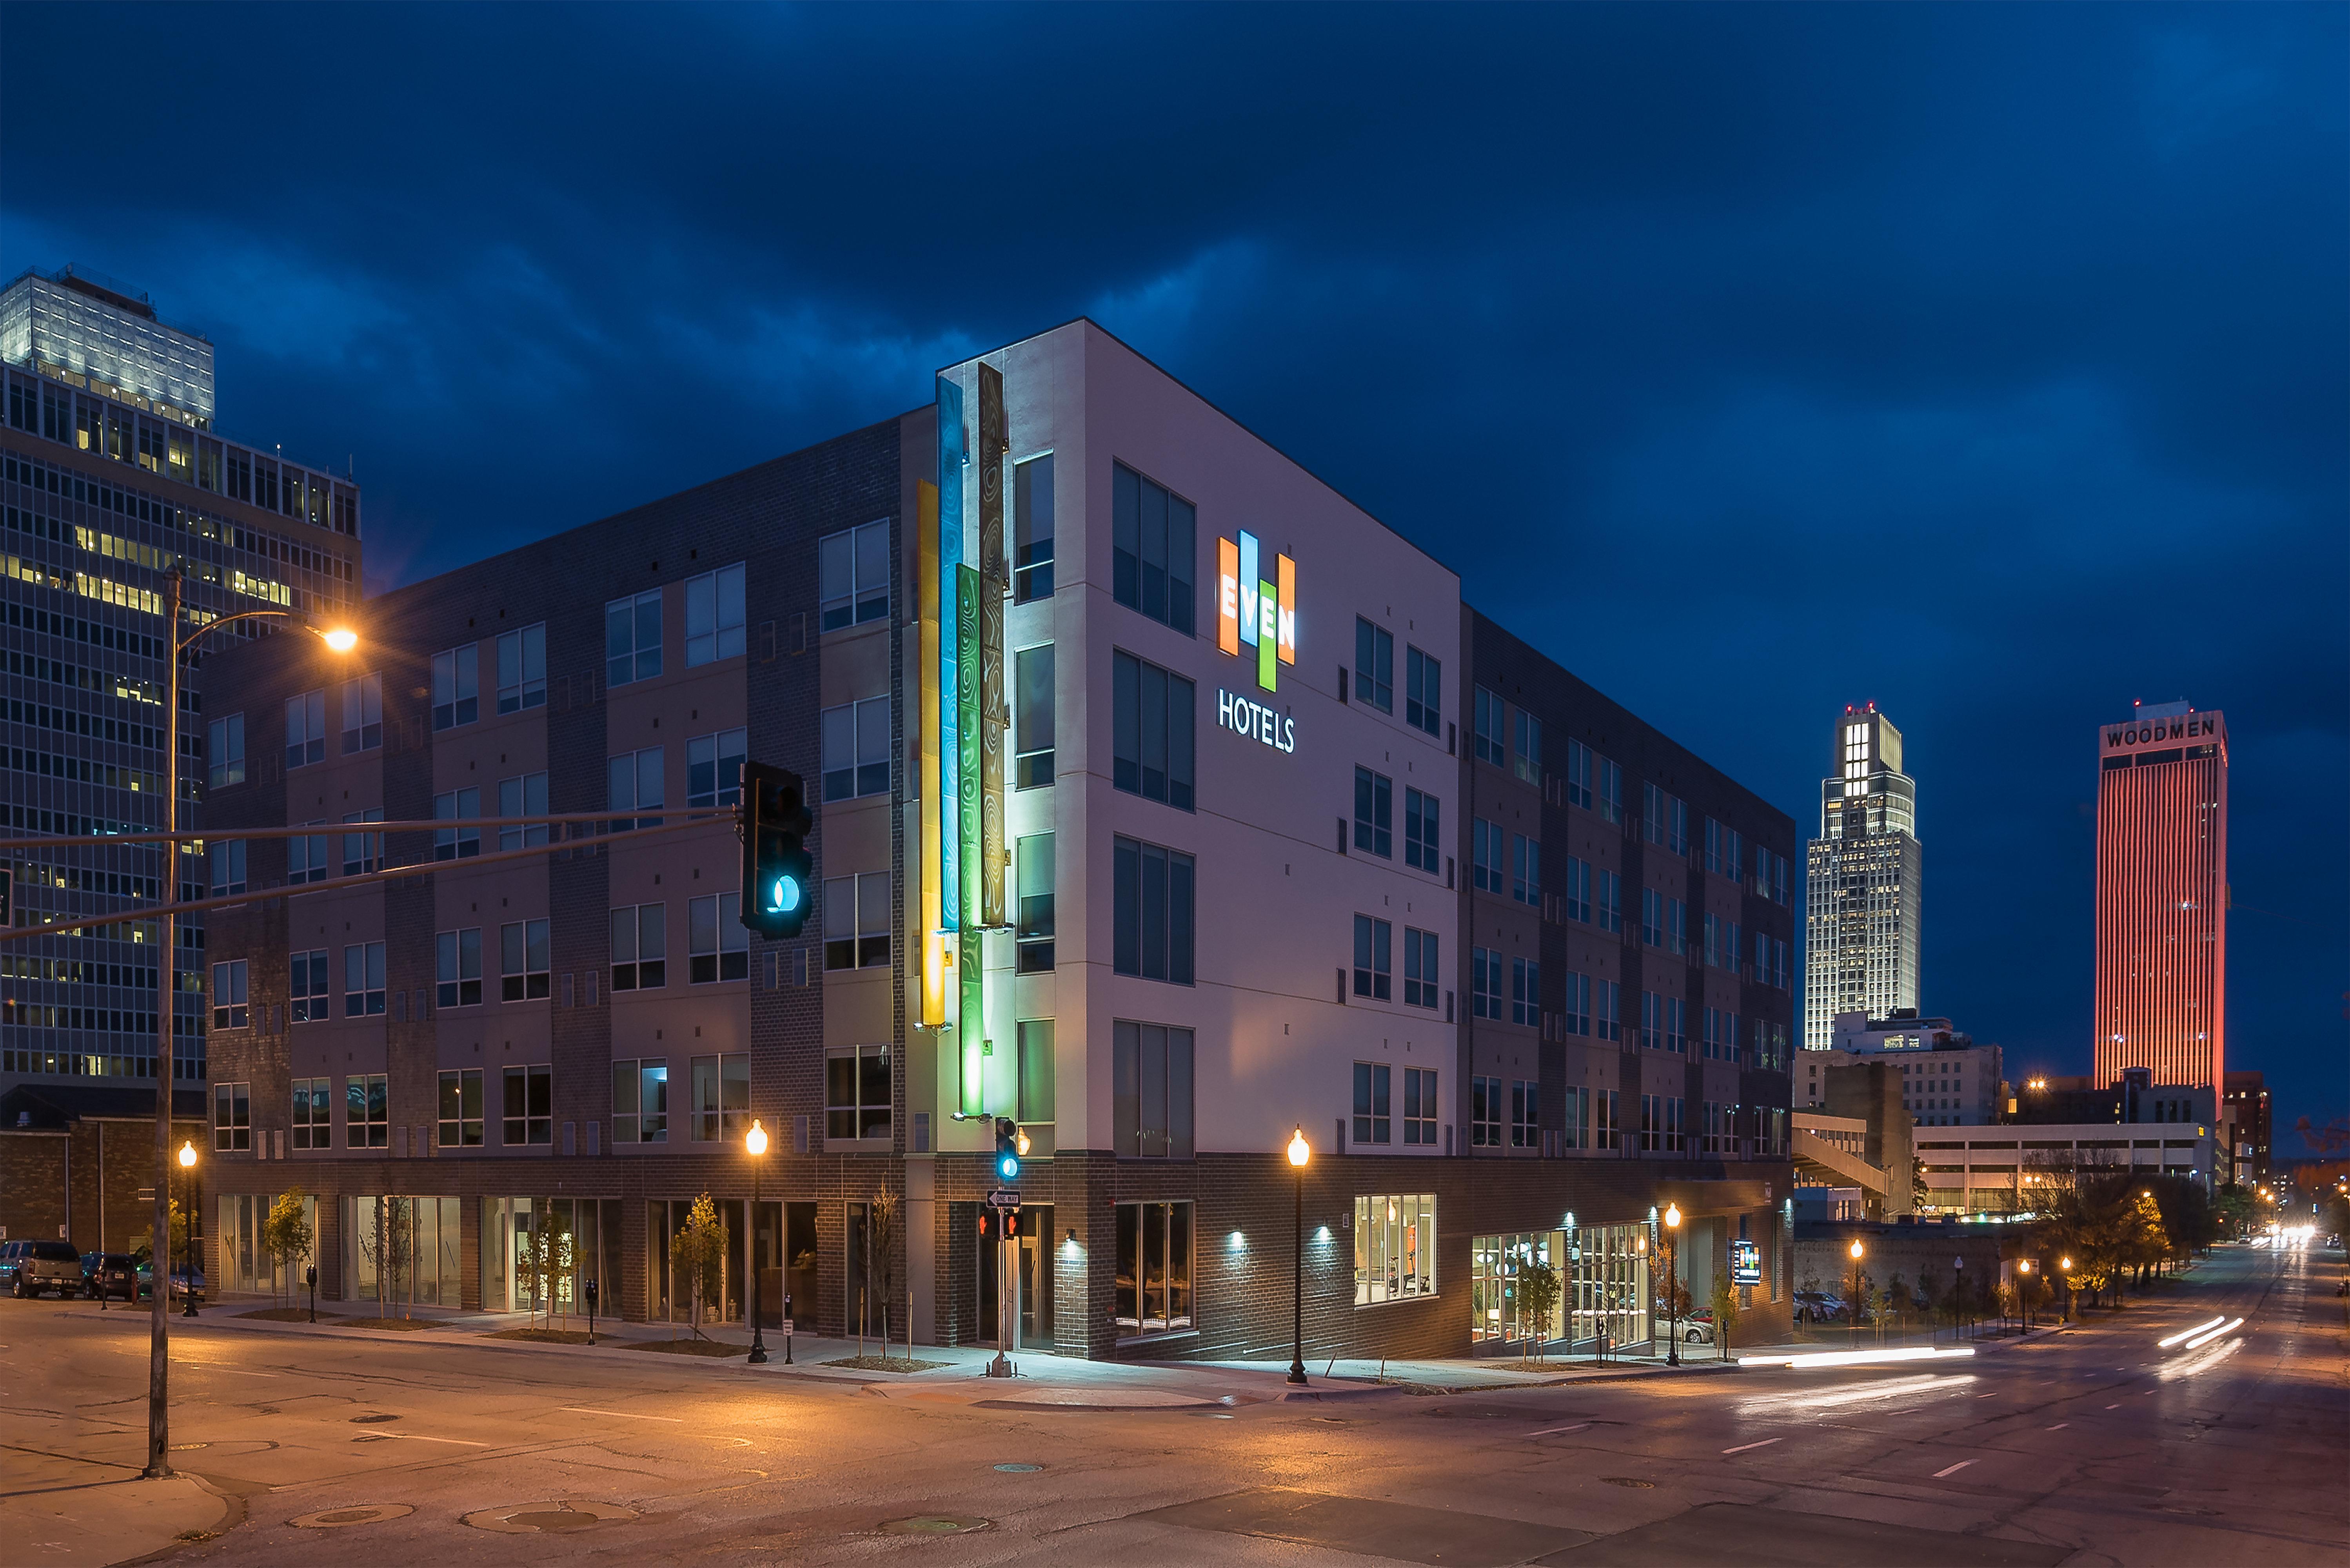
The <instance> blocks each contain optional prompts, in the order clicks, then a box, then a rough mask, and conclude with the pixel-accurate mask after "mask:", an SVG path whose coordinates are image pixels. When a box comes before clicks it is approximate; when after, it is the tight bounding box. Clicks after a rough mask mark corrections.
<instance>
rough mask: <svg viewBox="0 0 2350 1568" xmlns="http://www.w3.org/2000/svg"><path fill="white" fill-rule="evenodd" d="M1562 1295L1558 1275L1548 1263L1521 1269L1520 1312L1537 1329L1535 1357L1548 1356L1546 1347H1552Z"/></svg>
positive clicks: (1535, 1263) (1535, 1332) (1523, 1266)
mask: <svg viewBox="0 0 2350 1568" xmlns="http://www.w3.org/2000/svg"><path fill="white" fill-rule="evenodd" d="M1559 1295H1560V1289H1559V1282H1558V1271H1557V1270H1556V1269H1554V1268H1552V1267H1551V1266H1550V1265H1549V1264H1548V1263H1546V1262H1532V1263H1525V1264H1522V1265H1520V1267H1519V1269H1518V1311H1519V1313H1520V1314H1522V1315H1523V1317H1524V1319H1525V1321H1526V1323H1527V1324H1529V1325H1530V1326H1531V1327H1532V1328H1533V1329H1534V1356H1535V1358H1536V1359H1537V1360H1539V1359H1541V1358H1542V1357H1543V1355H1544V1349H1543V1347H1544V1345H1548V1344H1549V1343H1550V1339H1551V1333H1550V1324H1551V1317H1552V1315H1553V1314H1555V1313H1556V1312H1557V1311H1558V1298H1559Z"/></svg>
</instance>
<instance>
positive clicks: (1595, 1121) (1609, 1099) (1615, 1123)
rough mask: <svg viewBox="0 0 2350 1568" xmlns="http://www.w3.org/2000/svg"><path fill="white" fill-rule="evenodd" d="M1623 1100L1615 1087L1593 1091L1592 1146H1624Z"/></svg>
mask: <svg viewBox="0 0 2350 1568" xmlns="http://www.w3.org/2000/svg"><path fill="white" fill-rule="evenodd" d="M1622 1106H1623V1101H1622V1099H1621V1097H1620V1096H1618V1095H1617V1091H1615V1090H1614V1089H1594V1090H1593V1091H1591V1147H1594V1148H1622V1147H1624V1127H1623V1117H1622Z"/></svg>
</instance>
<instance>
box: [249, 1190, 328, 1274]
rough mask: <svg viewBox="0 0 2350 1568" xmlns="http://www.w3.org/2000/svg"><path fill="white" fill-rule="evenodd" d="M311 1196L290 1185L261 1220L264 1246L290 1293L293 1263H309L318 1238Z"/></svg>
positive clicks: (262, 1244)
mask: <svg viewBox="0 0 2350 1568" xmlns="http://www.w3.org/2000/svg"><path fill="white" fill-rule="evenodd" d="M309 1201H310V1195H309V1194H308V1193H307V1192H305V1191H303V1190H302V1189H300V1188H298V1187H295V1188H289V1189H286V1191H284V1192H281V1193H279V1194H278V1195H277V1201H276V1202H275V1203H273V1204H271V1205H270V1206H269V1215H268V1217H267V1218H266V1219H265V1220H262V1222H261V1246H262V1250H263V1251H265V1252H267V1253H268V1254H269V1256H270V1259H271V1261H272V1262H275V1263H276V1265H277V1275H278V1277H279V1278H280V1279H282V1280H284V1281H285V1282H286V1290H287V1291H288V1292H289V1293H290V1292H291V1291H292V1290H293V1289H294V1265H295V1264H296V1262H308V1261H309V1257H310V1248H311V1245H312V1243H313V1242H314V1241H316V1240H317V1237H316V1236H315V1235H314V1234H313V1232H312V1228H311V1225H310V1213H309Z"/></svg>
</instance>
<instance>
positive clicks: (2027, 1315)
mask: <svg viewBox="0 0 2350 1568" xmlns="http://www.w3.org/2000/svg"><path fill="white" fill-rule="evenodd" d="M2015 1272H2016V1275H2017V1278H2018V1281H2019V1282H2018V1284H2017V1287H2016V1292H2015V1293H2016V1297H2017V1299H2018V1300H2019V1301H2020V1302H2021V1303H2022V1306H2023V1326H2022V1328H2021V1329H2019V1330H2017V1332H2018V1333H2020V1334H2030V1333H2031V1332H2032V1260H2031V1259H2029V1258H2018V1259H2016V1260H2015Z"/></svg>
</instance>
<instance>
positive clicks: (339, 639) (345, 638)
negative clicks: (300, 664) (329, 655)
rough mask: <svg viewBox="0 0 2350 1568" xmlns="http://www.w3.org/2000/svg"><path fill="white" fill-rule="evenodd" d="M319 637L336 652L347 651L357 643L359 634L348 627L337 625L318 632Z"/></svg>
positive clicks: (356, 645) (355, 646)
mask: <svg viewBox="0 0 2350 1568" xmlns="http://www.w3.org/2000/svg"><path fill="white" fill-rule="evenodd" d="M318 637H319V639H320V640H321V641H323V642H324V643H326V645H327V646H328V648H331V649H334V650H335V651H336V652H337V653H348V652H349V651H350V650H351V649H354V648H357V647H358V646H359V633H358V632H355V631H353V630H352V629H351V628H349V627H347V626H338V627H334V628H329V629H328V630H326V631H322V632H320V633H319V634H318Z"/></svg>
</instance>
